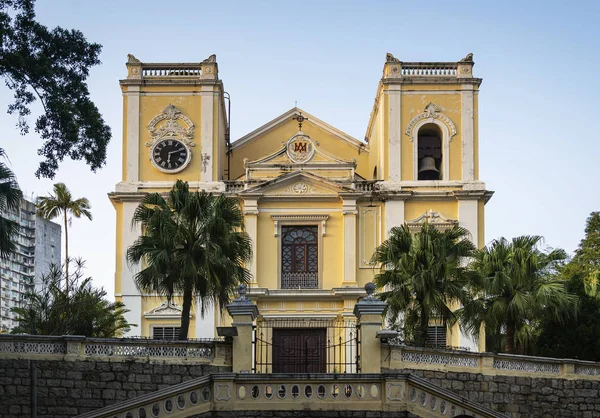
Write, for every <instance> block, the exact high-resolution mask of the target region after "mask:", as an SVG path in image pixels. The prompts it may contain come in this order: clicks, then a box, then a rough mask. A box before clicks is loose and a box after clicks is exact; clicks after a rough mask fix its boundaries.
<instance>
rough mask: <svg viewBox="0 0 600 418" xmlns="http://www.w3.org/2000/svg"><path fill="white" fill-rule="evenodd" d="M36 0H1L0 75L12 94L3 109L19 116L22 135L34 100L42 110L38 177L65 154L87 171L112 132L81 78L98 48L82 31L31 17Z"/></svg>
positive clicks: (98, 161) (99, 159) (52, 170)
mask: <svg viewBox="0 0 600 418" xmlns="http://www.w3.org/2000/svg"><path fill="white" fill-rule="evenodd" d="M34 3H35V0H0V77H2V78H3V79H4V80H5V83H6V86H7V87H8V88H9V89H10V90H12V91H13V93H14V102H13V103H12V104H11V105H10V106H9V107H8V112H9V113H11V114H17V115H18V123H17V127H18V128H19V130H20V131H21V134H26V133H28V132H29V128H30V126H29V123H28V121H27V117H28V116H29V115H30V114H31V109H30V107H31V105H32V104H33V103H34V102H35V101H36V100H39V101H40V103H41V104H42V107H43V109H44V111H43V113H42V114H41V116H39V117H38V118H37V120H36V122H35V131H36V132H37V133H38V134H39V135H40V136H41V138H42V139H43V140H44V143H43V145H42V147H41V148H40V149H39V150H38V154H39V155H41V156H42V157H44V158H45V160H44V161H42V162H41V163H40V165H39V167H38V169H37V171H36V173H35V174H36V176H38V177H48V178H54V176H55V174H56V171H57V169H58V164H59V162H61V161H62V160H63V159H64V158H65V157H70V158H72V159H74V160H81V159H83V160H85V162H86V163H87V164H88V165H89V166H90V168H91V170H92V171H96V170H97V169H98V168H100V167H102V166H103V165H104V163H105V160H106V147H107V145H108V142H109V141H110V138H111V131H110V128H109V127H108V125H106V124H105V123H104V120H103V119H102V115H101V114H100V112H99V111H98V108H97V107H96V105H94V103H93V102H92V101H91V99H90V94H89V91H88V86H87V84H86V79H87V77H88V76H89V71H90V67H92V66H94V65H98V64H100V60H99V59H98V56H99V55H100V51H101V49H102V47H101V46H100V45H99V44H95V43H89V42H88V41H87V40H86V38H85V36H84V35H83V33H81V32H80V31H77V30H73V29H71V30H68V29H63V28H61V27H57V28H54V29H48V28H47V27H45V26H43V25H41V24H40V23H38V22H37V21H36V20H35V11H34Z"/></svg>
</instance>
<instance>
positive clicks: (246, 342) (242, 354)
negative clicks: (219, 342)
mask: <svg viewBox="0 0 600 418" xmlns="http://www.w3.org/2000/svg"><path fill="white" fill-rule="evenodd" d="M246 290H247V289H246V285H244V284H241V285H240V287H239V288H238V293H239V297H238V298H237V299H235V300H234V301H233V302H231V303H230V304H229V305H227V312H229V315H230V316H231V318H232V324H231V325H232V326H233V327H235V328H236V330H237V332H236V334H235V336H234V337H233V364H232V370H231V371H232V372H233V373H250V372H251V371H252V326H253V325H254V320H255V319H256V317H257V316H258V307H257V306H256V305H255V304H254V303H252V301H251V300H250V299H248V298H247V297H246Z"/></svg>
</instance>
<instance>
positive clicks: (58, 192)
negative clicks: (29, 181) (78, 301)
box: [37, 183, 92, 293]
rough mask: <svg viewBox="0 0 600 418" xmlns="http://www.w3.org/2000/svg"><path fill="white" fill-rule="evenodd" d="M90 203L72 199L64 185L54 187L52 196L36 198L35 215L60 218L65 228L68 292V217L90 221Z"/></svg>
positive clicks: (82, 198) (67, 289)
mask: <svg viewBox="0 0 600 418" xmlns="http://www.w3.org/2000/svg"><path fill="white" fill-rule="evenodd" d="M90 209H91V206H90V202H89V201H88V200H87V198H85V197H81V198H79V199H73V195H72V194H71V192H70V191H69V189H68V188H67V186H65V184H64V183H56V184H55V185H54V194H52V193H50V195H49V196H43V197H40V198H38V202H37V214H38V216H41V217H43V218H45V219H49V220H50V219H54V218H57V217H59V216H62V220H63V225H64V227H65V288H66V291H67V293H68V292H69V278H70V276H69V262H70V260H69V229H68V225H69V224H70V218H69V217H70V216H74V217H75V218H81V217H82V216H85V217H86V218H88V219H89V220H90V221H91V220H92V212H90Z"/></svg>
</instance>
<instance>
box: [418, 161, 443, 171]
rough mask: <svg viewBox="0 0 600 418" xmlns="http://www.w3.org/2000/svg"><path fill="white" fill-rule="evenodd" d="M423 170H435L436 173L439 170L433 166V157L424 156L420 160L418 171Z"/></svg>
mask: <svg viewBox="0 0 600 418" xmlns="http://www.w3.org/2000/svg"><path fill="white" fill-rule="evenodd" d="M423 171H435V172H436V173H439V172H440V170H438V169H437V168H436V167H435V159H434V158H433V157H425V158H423V159H422V160H421V164H420V167H419V173H422V172H423Z"/></svg>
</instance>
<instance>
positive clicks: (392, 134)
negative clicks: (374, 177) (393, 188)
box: [386, 84, 402, 181]
mask: <svg viewBox="0 0 600 418" xmlns="http://www.w3.org/2000/svg"><path fill="white" fill-rule="evenodd" d="M387 94H388V97H389V102H388V103H389V111H388V136H389V138H388V161H387V163H388V173H389V178H388V179H386V180H389V181H400V180H401V173H402V112H401V111H400V110H401V108H402V91H401V85H400V84H390V85H389V86H388V91H387Z"/></svg>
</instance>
